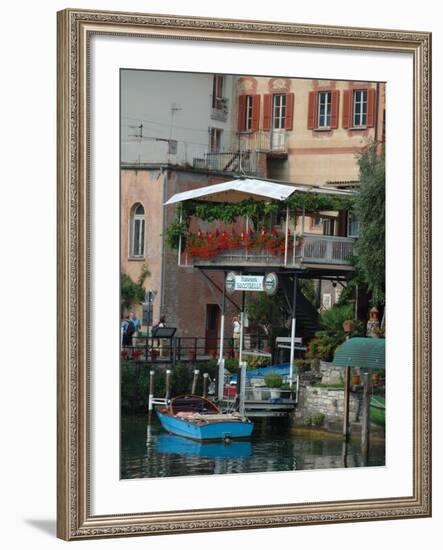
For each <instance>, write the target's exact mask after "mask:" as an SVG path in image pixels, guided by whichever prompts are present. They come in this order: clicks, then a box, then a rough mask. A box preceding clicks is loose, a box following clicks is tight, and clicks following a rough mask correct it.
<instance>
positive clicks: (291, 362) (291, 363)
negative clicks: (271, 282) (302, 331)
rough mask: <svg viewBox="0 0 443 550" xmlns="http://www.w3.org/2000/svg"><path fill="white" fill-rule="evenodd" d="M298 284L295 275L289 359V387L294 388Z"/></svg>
mask: <svg viewBox="0 0 443 550" xmlns="http://www.w3.org/2000/svg"><path fill="white" fill-rule="evenodd" d="M297 282H298V277H297V275H296V273H294V288H293V296H292V321H291V353H290V357H289V387H290V388H292V385H293V378H294V355H295V328H296V313H295V312H296V308H297Z"/></svg>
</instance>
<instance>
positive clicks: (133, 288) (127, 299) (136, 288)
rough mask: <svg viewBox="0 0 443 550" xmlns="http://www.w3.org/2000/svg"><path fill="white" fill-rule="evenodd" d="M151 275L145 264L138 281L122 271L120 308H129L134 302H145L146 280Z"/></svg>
mask: <svg viewBox="0 0 443 550" xmlns="http://www.w3.org/2000/svg"><path fill="white" fill-rule="evenodd" d="M149 275H150V273H149V270H148V268H147V267H146V265H144V266H143V269H142V271H141V274H140V277H139V278H138V280H137V282H135V281H133V280H132V279H131V277H130V276H129V275H127V274H126V273H122V274H121V276H120V309H121V312H122V313H123V310H124V309H129V308H130V307H131V306H132V305H133V304H136V303H138V302H143V300H144V298H145V292H146V291H145V287H144V286H143V285H144V282H145V279H146V277H148V276H149Z"/></svg>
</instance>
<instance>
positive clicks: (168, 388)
mask: <svg viewBox="0 0 443 550" xmlns="http://www.w3.org/2000/svg"><path fill="white" fill-rule="evenodd" d="M170 393H171V371H170V370H169V369H168V370H167V371H166V388H165V401H166V403H167V402H168V400H169V397H170Z"/></svg>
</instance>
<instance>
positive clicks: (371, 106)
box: [366, 88, 375, 128]
mask: <svg viewBox="0 0 443 550" xmlns="http://www.w3.org/2000/svg"><path fill="white" fill-rule="evenodd" d="M374 114H375V89H374V88H370V89H369V90H368V113H367V117H366V126H367V127H368V128H373V127H374Z"/></svg>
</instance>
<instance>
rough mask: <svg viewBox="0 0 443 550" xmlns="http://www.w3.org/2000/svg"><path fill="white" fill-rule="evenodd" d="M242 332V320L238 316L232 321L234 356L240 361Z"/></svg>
mask: <svg viewBox="0 0 443 550" xmlns="http://www.w3.org/2000/svg"><path fill="white" fill-rule="evenodd" d="M240 331H241V325H240V320H239V318H238V317H237V316H235V317H234V318H233V319H232V337H233V339H234V355H235V358H236V359H238V356H239V352H240Z"/></svg>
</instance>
